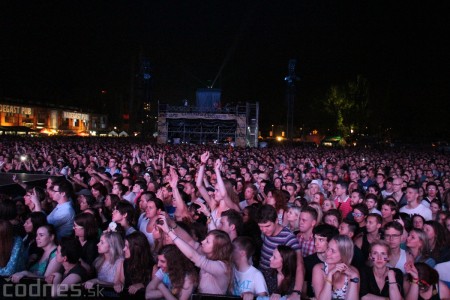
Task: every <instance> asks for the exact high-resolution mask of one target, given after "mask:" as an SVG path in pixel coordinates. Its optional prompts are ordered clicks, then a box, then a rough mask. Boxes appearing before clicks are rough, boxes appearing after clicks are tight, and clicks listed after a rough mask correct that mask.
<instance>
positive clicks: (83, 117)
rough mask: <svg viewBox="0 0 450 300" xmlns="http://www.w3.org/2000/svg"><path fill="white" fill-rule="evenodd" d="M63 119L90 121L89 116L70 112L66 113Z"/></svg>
mask: <svg viewBox="0 0 450 300" xmlns="http://www.w3.org/2000/svg"><path fill="white" fill-rule="evenodd" d="M63 118H65V119H78V120H85V121H89V115H88V114H82V113H76V112H70V111H64V112H63Z"/></svg>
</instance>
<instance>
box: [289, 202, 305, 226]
mask: <svg viewBox="0 0 450 300" xmlns="http://www.w3.org/2000/svg"><path fill="white" fill-rule="evenodd" d="M301 211H302V208H301V207H299V206H291V207H289V209H288V211H287V217H286V218H287V220H288V222H292V223H294V224H295V225H294V227H296V228H298V225H299V222H300V213H301Z"/></svg>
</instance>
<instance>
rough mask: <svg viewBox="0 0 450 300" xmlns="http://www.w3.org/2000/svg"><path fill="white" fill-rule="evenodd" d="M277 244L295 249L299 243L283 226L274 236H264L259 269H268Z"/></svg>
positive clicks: (298, 248) (298, 246) (297, 248)
mask: <svg viewBox="0 0 450 300" xmlns="http://www.w3.org/2000/svg"><path fill="white" fill-rule="evenodd" d="M278 245H286V246H290V247H291V248H292V249H294V250H295V251H297V250H300V245H299V243H298V240H297V238H296V237H295V235H294V234H293V233H292V232H290V231H289V229H287V228H286V227H283V229H282V230H281V231H280V233H279V234H277V235H276V236H264V237H263V245H262V248H261V263H260V268H261V270H268V269H270V257H271V256H272V254H273V251H274V250H275V249H276V248H277V246H278Z"/></svg>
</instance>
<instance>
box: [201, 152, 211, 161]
mask: <svg viewBox="0 0 450 300" xmlns="http://www.w3.org/2000/svg"><path fill="white" fill-rule="evenodd" d="M208 159H209V151H206V152H205V153H203V154H202V155H200V162H201V163H202V164H206V163H207V162H208Z"/></svg>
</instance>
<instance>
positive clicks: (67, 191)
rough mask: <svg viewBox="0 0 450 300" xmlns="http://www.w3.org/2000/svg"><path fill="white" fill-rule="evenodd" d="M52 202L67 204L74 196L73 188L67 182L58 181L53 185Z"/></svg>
mask: <svg viewBox="0 0 450 300" xmlns="http://www.w3.org/2000/svg"><path fill="white" fill-rule="evenodd" d="M52 189H53V192H52V194H51V197H52V200H53V201H55V202H58V203H63V202H67V201H68V200H69V198H70V197H72V194H73V188H72V185H71V184H70V183H68V182H67V180H61V181H57V182H55V183H54V184H53V188H52Z"/></svg>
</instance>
